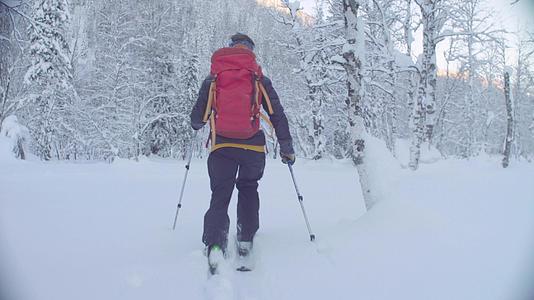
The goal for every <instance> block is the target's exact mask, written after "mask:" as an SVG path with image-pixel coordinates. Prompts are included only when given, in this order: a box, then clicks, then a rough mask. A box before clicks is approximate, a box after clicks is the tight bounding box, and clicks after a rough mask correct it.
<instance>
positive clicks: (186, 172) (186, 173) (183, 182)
mask: <svg viewBox="0 0 534 300" xmlns="http://www.w3.org/2000/svg"><path fill="white" fill-rule="evenodd" d="M196 137H197V132H196V131H195V133H194V134H193V138H192V139H191V145H190V147H189V158H188V159H187V164H186V165H185V175H184V180H183V181H182V189H181V191H180V200H178V205H177V207H176V214H175V215H174V223H173V225H172V230H174V229H175V228H176V220H178V213H179V212H180V208H182V199H183V197H184V189H185V182H186V181H187V175H188V174H189V166H190V165H191V158H192V157H193V145H194V144H195V140H196Z"/></svg>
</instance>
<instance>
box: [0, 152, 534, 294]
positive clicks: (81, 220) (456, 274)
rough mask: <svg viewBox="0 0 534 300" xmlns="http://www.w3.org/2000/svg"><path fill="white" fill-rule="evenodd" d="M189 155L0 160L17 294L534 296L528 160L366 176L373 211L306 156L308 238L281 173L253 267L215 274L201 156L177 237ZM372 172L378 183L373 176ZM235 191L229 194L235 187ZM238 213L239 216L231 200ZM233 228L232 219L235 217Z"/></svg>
mask: <svg viewBox="0 0 534 300" xmlns="http://www.w3.org/2000/svg"><path fill="white" fill-rule="evenodd" d="M183 165H184V164H183V162H178V161H164V160H143V161H141V162H139V163H135V162H130V161H116V162H115V163H113V164H105V163H90V164H68V163H43V162H35V161H34V162H22V161H14V160H10V161H7V160H3V161H2V162H1V163H0V245H1V247H0V260H1V261H0V272H1V274H2V275H1V277H0V279H1V281H2V282H3V285H4V287H3V289H4V292H5V289H6V287H10V288H11V292H12V293H13V294H12V295H11V297H12V298H13V299H29V300H74V299H76V300H84V299H88V300H97V299H98V300H105V299H110V300H111V299H112V300H121V299H128V300H131V299H158V300H166V299H173V300H176V299H188V300H194V299H307V300H312V299H410V300H427V299H444V300H451V299H465V300H475V299H481V300H482V299H484V300H489V299H495V300H497V299H498V300H501V299H502V300H505V299H506V300H514V299H518V300H526V299H532V298H529V296H532V295H534V293H532V291H529V290H528V288H530V287H531V285H532V282H534V272H533V270H534V165H533V164H528V163H518V162H513V163H512V165H511V167H510V168H509V169H506V170H503V169H502V168H500V167H499V163H498V160H496V159H492V158H480V159H476V160H471V161H456V160H447V161H439V162H436V163H434V164H431V165H423V166H422V167H421V169H420V170H419V171H417V172H411V171H408V170H401V169H396V168H390V170H389V171H384V173H387V174H383V176H382V179H380V174H379V172H378V174H376V172H375V174H373V176H374V180H381V182H380V184H379V185H377V186H381V189H382V190H381V191H380V192H381V193H380V195H381V197H383V198H384V199H383V200H382V201H381V202H380V203H378V204H377V205H376V206H375V207H374V209H372V210H371V211H370V212H368V213H364V206H363V201H362V199H361V196H360V194H361V193H360V191H359V186H358V184H357V173H356V171H355V169H354V167H353V166H352V165H351V164H350V163H349V162H329V161H324V162H311V161H303V160H300V161H298V162H297V164H296V165H295V171H296V176H297V179H298V181H299V185H300V188H301V190H302V193H303V195H304V199H305V205H306V209H307V211H308V214H309V217H310V221H311V225H312V228H313V229H314V230H315V233H316V235H317V242H316V243H311V242H310V241H309V240H308V234H307V231H306V227H305V224H304V221H303V218H302V215H301V212H300V208H299V206H298V202H297V199H296V196H295V192H294V190H293V186H292V183H291V181H290V180H291V179H290V176H289V172H288V170H287V167H285V166H284V165H282V164H281V163H280V162H279V161H274V160H268V162H267V168H266V172H265V177H264V179H263V180H262V181H261V184H260V189H261V192H260V195H261V199H262V202H261V213H260V214H261V228H260V231H259V233H258V235H257V238H256V243H255V248H256V269H255V270H254V271H253V272H249V273H239V272H235V271H232V270H231V269H229V270H226V271H223V274H222V275H220V276H216V277H212V278H211V279H209V280H208V276H207V266H206V262H205V258H204V256H203V252H202V249H203V245H202V243H201V240H200V236H201V233H202V218H203V214H204V211H205V210H206V208H207V206H208V202H209V195H210V192H209V186H208V178H207V171H206V163H205V161H201V160H195V161H193V163H192V168H191V173H190V177H189V181H188V184H187V189H186V191H185V196H184V201H183V208H182V210H181V212H180V216H179V219H178V225H177V229H176V231H172V230H171V227H172V221H173V216H174V212H175V208H176V202H177V198H178V194H179V186H180V183H181V180H182V176H183V171H184V168H183ZM377 176H378V177H379V178H378V179H377ZM234 196H236V195H235V194H234ZM232 203H233V204H232V207H231V210H230V211H231V218H232V219H235V199H234V201H233V202H232ZM231 228H232V229H233V228H234V225H233V224H232V227H231Z"/></svg>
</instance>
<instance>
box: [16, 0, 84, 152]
mask: <svg viewBox="0 0 534 300" xmlns="http://www.w3.org/2000/svg"><path fill="white" fill-rule="evenodd" d="M32 18H33V22H32V23H31V26H30V43H31V45H30V56H31V65H30V68H29V69H28V71H27V72H26V76H25V82H26V83H27V84H28V85H30V86H31V87H32V88H34V91H35V94H34V95H33V97H32V102H33V103H34V104H35V110H34V112H35V114H34V117H33V118H32V123H33V125H32V126H31V129H32V135H33V136H34V138H35V140H36V141H37V144H38V147H39V149H38V151H39V154H40V155H41V157H42V158H44V159H45V160H49V159H51V158H52V155H53V152H52V151H53V150H56V151H55V152H56V154H57V156H58V158H60V155H59V148H60V147H62V146H61V145H59V144H58V143H57V142H58V141H59V140H60V139H62V138H67V139H68V138H69V136H71V134H70V133H72V124H73V120H72V118H71V117H72V115H71V114H70V113H71V112H70V111H69V110H70V105H71V104H72V101H73V99H72V97H73V91H74V90H73V86H72V69H71V62H70V55H69V45H68V43H67V39H66V32H67V25H68V21H69V10H68V4H67V1H65V0H39V1H36V2H35V3H34V8H33V15H32Z"/></svg>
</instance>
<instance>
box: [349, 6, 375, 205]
mask: <svg viewBox="0 0 534 300" xmlns="http://www.w3.org/2000/svg"><path fill="white" fill-rule="evenodd" d="M359 7H360V4H359V2H358V1H356V0H343V16H344V22H345V38H346V44H345V45H344V46H343V58H344V59H345V63H344V64H343V68H344V69H345V72H346V75H347V90H348V95H347V98H346V104H347V108H348V113H349V130H350V136H351V150H352V151H351V156H352V161H353V162H354V165H355V166H356V169H357V170H358V175H359V178H360V185H361V188H362V193H363V199H364V201H365V207H366V208H367V210H369V209H371V208H372V206H373V205H374V203H375V199H374V197H373V194H372V192H371V188H370V186H369V176H368V173H367V163H366V160H365V155H364V150H365V124H364V119H363V110H362V104H361V100H362V93H363V87H362V75H361V69H362V61H361V55H364V53H363V49H364V45H363V43H364V39H363V35H362V31H363V30H364V28H363V26H361V24H359V23H358V9H359Z"/></svg>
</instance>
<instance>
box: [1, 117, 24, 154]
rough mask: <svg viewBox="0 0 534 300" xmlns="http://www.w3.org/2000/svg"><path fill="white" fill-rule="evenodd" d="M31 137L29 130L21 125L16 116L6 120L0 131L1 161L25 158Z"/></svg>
mask: <svg viewBox="0 0 534 300" xmlns="http://www.w3.org/2000/svg"><path fill="white" fill-rule="evenodd" d="M29 135H30V134H29V131H28V128H26V127H24V126H22V125H20V124H19V122H18V119H17V117H16V116H8V117H7V118H5V120H4V122H2V130H1V131H0V161H5V160H15V157H18V158H24V157H25V156H26V155H25V153H27V152H28V151H27V147H26V146H25V142H26V141H27V140H28V137H29Z"/></svg>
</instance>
